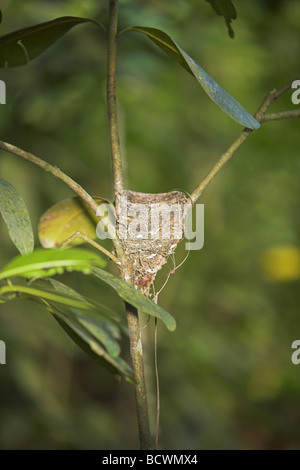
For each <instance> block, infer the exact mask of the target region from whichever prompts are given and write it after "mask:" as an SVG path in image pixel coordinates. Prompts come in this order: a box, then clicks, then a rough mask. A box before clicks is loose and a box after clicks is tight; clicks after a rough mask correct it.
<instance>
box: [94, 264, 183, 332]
mask: <svg viewBox="0 0 300 470" xmlns="http://www.w3.org/2000/svg"><path fill="white" fill-rule="evenodd" d="M92 274H94V275H95V276H96V277H98V278H99V279H101V280H102V281H104V282H106V284H108V285H110V286H111V287H112V288H113V289H115V291H117V293H118V294H119V296H120V297H121V298H122V299H123V300H125V302H128V303H129V304H131V305H133V306H134V307H136V308H137V309H139V310H141V311H142V312H144V313H146V314H148V315H151V316H153V317H157V318H159V319H160V320H162V321H163V322H164V324H165V325H166V327H167V328H168V329H169V330H170V331H174V330H175V328H176V321H175V319H174V318H173V317H172V315H170V313H168V312H166V310H164V309H163V308H161V307H160V306H159V305H157V304H155V303H154V302H152V300H150V299H148V297H146V296H145V295H143V294H141V293H140V292H138V291H137V290H135V289H134V288H133V287H131V286H130V285H128V284H127V283H126V282H125V281H123V280H122V279H120V278H118V277H117V276H114V275H113V274H111V273H108V272H106V271H103V270H102V269H99V268H92Z"/></svg>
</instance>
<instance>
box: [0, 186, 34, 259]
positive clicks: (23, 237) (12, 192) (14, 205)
mask: <svg viewBox="0 0 300 470" xmlns="http://www.w3.org/2000/svg"><path fill="white" fill-rule="evenodd" d="M0 212H1V214H2V217H3V219H4V221H5V223H6V225H7V228H8V232H9V235H10V238H11V240H12V241H13V243H14V244H15V246H16V247H17V248H18V250H19V252H20V253H21V254H22V255H26V254H28V253H32V251H33V248H34V238H33V232H32V227H31V222H30V218H29V214H28V211H27V209H26V206H25V203H24V201H23V199H22V198H21V196H20V195H19V193H18V191H17V190H16V188H15V187H14V186H13V185H12V184H10V183H9V182H8V181H6V180H4V179H3V178H0Z"/></svg>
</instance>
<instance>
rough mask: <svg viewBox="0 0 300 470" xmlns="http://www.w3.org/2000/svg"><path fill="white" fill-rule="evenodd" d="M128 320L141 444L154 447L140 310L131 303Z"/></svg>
mask: <svg viewBox="0 0 300 470" xmlns="http://www.w3.org/2000/svg"><path fill="white" fill-rule="evenodd" d="M126 313H127V322H128V327H129V338H130V355H131V362H132V368H133V376H134V380H135V399H136V409H137V419H138V427H139V436H140V446H141V449H142V450H149V449H152V443H151V435H150V424H149V413H148V400H147V390H146V382H145V372H144V356H143V345H142V338H141V330H140V327H139V320H138V311H137V309H136V308H135V307H133V306H132V305H130V304H126Z"/></svg>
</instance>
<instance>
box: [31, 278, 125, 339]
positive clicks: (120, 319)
mask: <svg viewBox="0 0 300 470" xmlns="http://www.w3.org/2000/svg"><path fill="white" fill-rule="evenodd" d="M38 282H49V283H50V284H51V286H53V287H54V289H55V290H57V291H58V292H60V293H63V294H66V295H68V296H70V297H72V298H73V299H75V300H81V301H88V302H89V304H90V305H91V306H92V307H91V308H93V311H90V312H88V314H89V315H90V316H91V317H92V318H95V319H99V315H101V316H100V318H101V319H102V320H103V322H104V323H105V322H113V323H114V324H117V325H118V326H120V328H122V330H123V331H126V321H125V319H124V316H123V315H120V314H118V313H116V312H115V311H114V310H112V309H111V308H109V307H107V305H103V304H102V303H100V302H99V301H94V300H92V299H90V298H89V299H87V298H86V297H84V296H83V295H81V294H80V293H79V292H77V291H75V290H74V289H72V288H71V287H69V286H67V285H66V284H64V283H62V282H60V281H58V280H57V279H55V278H50V279H47V280H44V279H43V280H42V281H38ZM36 284H37V282H35V284H34V285H36Z"/></svg>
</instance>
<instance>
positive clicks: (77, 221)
mask: <svg viewBox="0 0 300 470" xmlns="http://www.w3.org/2000/svg"><path fill="white" fill-rule="evenodd" d="M94 199H95V201H96V202H97V203H98V204H100V203H101V202H108V201H107V200H105V199H102V198H100V197H95V198H94ZM98 222H99V219H98V217H97V216H96V215H95V213H94V212H93V211H92V210H91V209H90V207H89V206H88V205H87V204H86V203H85V202H84V201H83V200H82V199H81V198H80V197H73V198H71V199H65V200H64V201H60V202H58V203H57V204H55V205H54V206H52V207H51V208H50V209H48V210H47V211H46V212H45V213H44V214H43V215H42V217H41V219H40V222H39V227H38V235H39V239H40V242H41V245H42V246H43V247H44V248H54V247H58V246H61V244H62V243H63V242H64V241H66V240H67V239H68V238H69V237H71V235H73V234H74V233H76V232H77V231H80V232H81V233H83V234H84V235H87V236H88V237H90V238H92V239H93V240H94V239H96V238H97V235H96V226H97V223H98ZM82 243H84V241H83V240H81V239H76V240H74V241H72V242H71V243H70V245H71V246H74V245H80V244H82Z"/></svg>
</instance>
